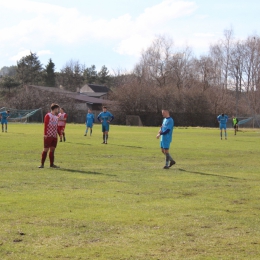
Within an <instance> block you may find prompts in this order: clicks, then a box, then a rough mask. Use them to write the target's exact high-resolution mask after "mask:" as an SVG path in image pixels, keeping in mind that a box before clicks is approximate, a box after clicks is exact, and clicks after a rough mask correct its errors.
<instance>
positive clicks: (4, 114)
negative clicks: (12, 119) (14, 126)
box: [0, 110, 10, 133]
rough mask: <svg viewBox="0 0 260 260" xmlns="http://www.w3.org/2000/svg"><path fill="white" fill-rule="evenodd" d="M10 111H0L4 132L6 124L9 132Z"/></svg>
mask: <svg viewBox="0 0 260 260" xmlns="http://www.w3.org/2000/svg"><path fill="white" fill-rule="evenodd" d="M9 114H10V111H9V110H7V111H4V112H0V115H1V125H2V132H4V125H5V132H6V133H7V124H8V120H7V119H8V118H9Z"/></svg>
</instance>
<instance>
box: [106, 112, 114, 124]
mask: <svg viewBox="0 0 260 260" xmlns="http://www.w3.org/2000/svg"><path fill="white" fill-rule="evenodd" d="M113 120H114V116H113V115H112V114H110V120H108V121H107V122H108V123H111V122H112V121H113Z"/></svg>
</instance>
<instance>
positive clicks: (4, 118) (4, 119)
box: [0, 111, 9, 122]
mask: <svg viewBox="0 0 260 260" xmlns="http://www.w3.org/2000/svg"><path fill="white" fill-rule="evenodd" d="M0 114H1V122H7V118H8V116H9V115H8V113H7V112H6V111H4V112H0Z"/></svg>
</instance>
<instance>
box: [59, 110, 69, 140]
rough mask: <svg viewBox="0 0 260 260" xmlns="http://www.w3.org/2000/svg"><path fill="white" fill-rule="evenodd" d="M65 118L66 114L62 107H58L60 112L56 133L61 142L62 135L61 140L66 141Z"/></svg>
mask: <svg viewBox="0 0 260 260" xmlns="http://www.w3.org/2000/svg"><path fill="white" fill-rule="evenodd" d="M67 118H68V115H67V113H65V110H64V108H62V107H61V108H60V113H59V114H58V134H59V136H60V142H62V137H63V142H65V141H66V137H65V127H66V123H67Z"/></svg>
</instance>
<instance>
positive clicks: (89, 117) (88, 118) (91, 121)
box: [84, 109, 95, 136]
mask: <svg viewBox="0 0 260 260" xmlns="http://www.w3.org/2000/svg"><path fill="white" fill-rule="evenodd" d="M94 122H95V116H94V114H93V113H92V109H89V110H88V113H87V115H86V132H85V134H84V136H87V134H88V129H90V136H91V135H92V128H93V124H94Z"/></svg>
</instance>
